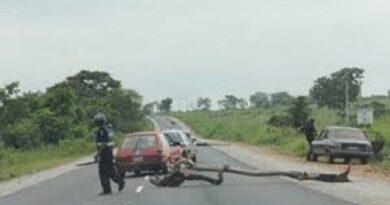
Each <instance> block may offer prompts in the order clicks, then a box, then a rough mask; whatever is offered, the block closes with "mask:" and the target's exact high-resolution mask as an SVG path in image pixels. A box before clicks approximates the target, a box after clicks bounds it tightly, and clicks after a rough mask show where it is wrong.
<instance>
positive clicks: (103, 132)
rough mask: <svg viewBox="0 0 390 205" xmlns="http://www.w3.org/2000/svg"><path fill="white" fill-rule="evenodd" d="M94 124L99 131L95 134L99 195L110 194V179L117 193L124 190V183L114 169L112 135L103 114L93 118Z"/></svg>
mask: <svg viewBox="0 0 390 205" xmlns="http://www.w3.org/2000/svg"><path fill="white" fill-rule="evenodd" d="M94 122H95V124H96V125H97V126H99V129H98V131H97V133H96V147H97V152H98V153H97V156H98V160H99V177H100V182H101V184H102V187H103V192H101V193H100V194H99V195H107V194H111V184H110V179H111V180H113V181H114V182H115V183H117V184H118V186H119V191H122V190H123V189H124V188H125V181H124V179H123V178H121V177H120V176H119V174H118V173H117V170H116V169H115V167H114V162H113V160H114V155H113V153H112V152H113V146H114V143H113V141H112V133H111V130H110V129H109V127H108V126H109V123H108V121H107V118H106V116H105V115H104V114H102V113H98V114H96V115H95V117H94Z"/></svg>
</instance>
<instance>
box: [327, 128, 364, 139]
mask: <svg viewBox="0 0 390 205" xmlns="http://www.w3.org/2000/svg"><path fill="white" fill-rule="evenodd" d="M330 136H332V137H333V138H335V139H359V140H364V139H366V137H365V135H364V133H363V132H362V131H360V130H349V129H334V130H330Z"/></svg>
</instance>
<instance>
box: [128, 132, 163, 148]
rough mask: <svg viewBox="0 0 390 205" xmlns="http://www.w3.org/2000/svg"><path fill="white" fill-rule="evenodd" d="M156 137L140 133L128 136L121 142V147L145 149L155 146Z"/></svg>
mask: <svg viewBox="0 0 390 205" xmlns="http://www.w3.org/2000/svg"><path fill="white" fill-rule="evenodd" d="M156 145H157V142H156V137H155V136H153V135H140V136H133V137H128V138H126V139H125V141H124V142H123V146H122V148H127V149H132V150H134V149H137V148H138V149H146V148H153V147H156Z"/></svg>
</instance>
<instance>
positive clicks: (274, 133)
mask: <svg viewBox="0 0 390 205" xmlns="http://www.w3.org/2000/svg"><path fill="white" fill-rule="evenodd" d="M284 110H285V108H272V109H263V110H254V109H248V110H239V111H208V112H207V111H193V112H178V113H175V114H174V116H175V117H178V118H179V119H181V120H183V121H184V122H185V123H187V124H188V125H190V126H191V127H192V128H193V129H194V131H195V132H196V133H197V134H198V135H200V136H202V137H204V138H210V139H221V140H228V141H235V142H243V143H247V144H252V145H261V146H267V147H270V148H272V149H274V150H277V151H278V152H281V153H283V154H288V155H291V156H296V157H303V156H305V154H306V152H307V150H308V146H307V143H306V141H305V137H304V136H303V135H302V134H301V133H299V132H298V131H297V130H296V129H293V128H277V127H272V126H269V125H267V121H268V120H269V118H270V117H271V116H273V115H275V114H280V113H283V112H284ZM312 117H313V118H315V119H316V127H317V130H318V131H320V130H321V129H322V128H324V127H325V126H332V125H344V124H343V120H342V119H341V118H340V116H339V115H338V114H337V112H336V111H334V110H329V109H326V108H313V112H312ZM389 125H390V115H386V116H383V117H380V118H378V119H376V122H375V124H374V125H373V127H372V128H371V129H373V130H375V131H378V132H380V133H381V134H382V135H383V136H384V137H385V139H386V140H387V142H388V141H390V126H389ZM382 153H383V156H384V158H383V160H382V161H375V162H374V163H375V164H378V165H380V166H382V167H385V168H390V158H389V156H390V147H389V143H387V144H386V147H385V149H384V150H383V152H382Z"/></svg>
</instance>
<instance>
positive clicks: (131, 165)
mask: <svg viewBox="0 0 390 205" xmlns="http://www.w3.org/2000/svg"><path fill="white" fill-rule="evenodd" d="M181 155H182V149H181V148H180V147H171V146H169V143H168V141H167V140H166V139H165V137H164V135H163V133H161V132H142V133H133V134H130V135H128V136H126V137H125V138H124V140H123V142H122V143H121V144H120V146H119V148H118V151H117V154H116V163H117V169H118V171H119V173H120V174H121V175H122V176H124V175H125V174H126V172H134V174H135V175H139V174H140V173H141V172H143V171H153V172H159V171H162V172H163V173H167V171H168V170H167V169H168V167H167V164H168V163H172V162H175V161H177V160H179V159H180V157H181Z"/></svg>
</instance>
